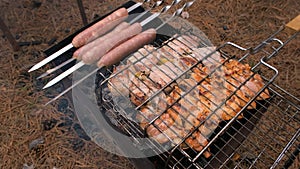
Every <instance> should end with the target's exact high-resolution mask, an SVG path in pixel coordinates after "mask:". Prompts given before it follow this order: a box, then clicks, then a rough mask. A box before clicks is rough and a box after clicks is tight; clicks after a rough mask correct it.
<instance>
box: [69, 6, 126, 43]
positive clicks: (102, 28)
mask: <svg viewBox="0 0 300 169" xmlns="http://www.w3.org/2000/svg"><path fill="white" fill-rule="evenodd" d="M127 16H128V11H127V9H126V8H120V9H118V10H117V11H115V12H113V13H112V14H110V15H108V16H107V17H105V18H104V19H102V20H100V21H99V22H97V23H95V24H94V25H92V26H91V27H89V28H87V29H86V30H84V31H83V32H81V33H80V34H78V35H77V36H75V37H74V38H73V40H72V44H73V46H74V47H76V48H78V47H81V46H83V45H85V44H87V43H89V42H91V41H93V40H95V39H96V38H98V37H99V36H101V35H103V34H105V33H106V32H108V31H109V30H111V29H112V28H114V27H115V26H116V25H118V24H119V23H121V22H122V21H123V20H125V18H126V17H127Z"/></svg>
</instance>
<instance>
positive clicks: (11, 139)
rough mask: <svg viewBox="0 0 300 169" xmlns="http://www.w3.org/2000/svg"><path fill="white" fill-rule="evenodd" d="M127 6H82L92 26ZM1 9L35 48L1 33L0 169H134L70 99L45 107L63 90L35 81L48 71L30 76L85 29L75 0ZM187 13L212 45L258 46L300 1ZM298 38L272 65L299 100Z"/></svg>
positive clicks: (88, 0)
mask: <svg viewBox="0 0 300 169" xmlns="http://www.w3.org/2000/svg"><path fill="white" fill-rule="evenodd" d="M125 2H126V1H125V0H118V1H117V0H97V1H92V0H84V1H83V5H84V6H85V11H86V14H87V18H88V21H89V22H90V21H92V20H93V18H95V17H96V16H102V15H104V14H105V13H107V12H109V11H111V10H113V9H114V8H115V7H117V6H119V5H121V4H123V3H125ZM167 2H169V3H170V2H171V0H168V1H167ZM0 9H1V10H0V16H1V18H2V20H3V21H4V22H5V23H6V25H7V26H8V28H9V29H10V31H11V32H12V34H13V36H14V37H15V39H17V41H18V42H37V44H33V45H29V46H28V45H26V43H25V46H22V47H21V49H20V50H19V51H16V52H14V51H13V49H12V46H11V45H10V44H9V42H8V39H7V37H6V36H5V35H4V34H3V33H2V32H0V35H1V37H0V45H1V48H0V67H1V71H0V77H1V78H0V101H1V105H0V142H1V144H0V168H22V167H24V168H30V167H31V168H133V166H132V165H131V164H130V163H129V161H128V160H127V159H126V158H123V157H119V156H115V155H113V154H110V153H108V152H105V151H104V150H102V149H101V148H99V147H97V146H96V144H94V143H93V142H92V141H90V140H89V139H88V138H87V137H86V136H85V135H84V133H83V131H82V130H81V128H80V126H78V124H77V122H76V117H74V115H73V114H72V110H71V108H70V107H68V106H67V105H68V103H67V100H66V99H61V100H60V101H58V102H56V103H54V104H52V105H50V106H47V107H44V106H43V105H44V103H45V102H47V100H49V96H53V95H56V94H57V93H59V92H60V90H61V89H60V88H54V89H49V90H47V91H43V90H40V88H41V86H43V84H45V82H44V81H43V82H40V81H36V80H35V77H36V76H37V75H39V74H40V73H42V72H43V71H45V70H46V68H44V69H41V70H39V71H36V72H34V73H30V74H29V73H27V70H28V69H29V68H30V67H31V66H32V65H33V64H35V63H37V62H38V61H40V60H41V59H42V58H43V57H45V56H44V55H43V52H42V51H43V50H45V49H47V48H49V47H51V46H52V45H53V44H54V43H57V42H59V41H60V40H62V39H64V38H65V37H66V36H68V35H70V34H71V33H72V32H75V31H76V30H77V29H79V28H81V27H82V26H83V25H82V21H81V17H80V14H79V10H78V7H77V3H76V1H72V0H64V1H63V0H56V1H54V0H18V1H17V0H1V2H0ZM187 11H188V13H189V18H188V20H189V21H190V22H192V23H193V24H194V25H196V26H197V27H199V28H200V30H202V31H203V32H204V33H205V34H206V35H207V36H208V37H209V39H210V40H211V41H212V42H213V44H215V45H217V46H218V45H221V44H223V43H224V42H227V41H232V42H235V43H237V44H240V45H242V46H245V47H253V46H256V45H257V44H259V43H261V42H262V41H263V40H264V39H266V38H267V37H268V36H270V35H271V34H273V33H274V32H275V31H276V30H278V29H279V28H280V27H281V26H282V25H284V24H285V23H287V22H289V21H290V20H291V19H293V18H294V17H296V16H297V15H299V14H300V1H299V0H285V1H282V0H265V1H258V0H248V1H235V0H226V1H225V0H197V1H196V2H195V4H194V5H193V6H192V7H191V8H190V9H188V10H187ZM299 38H300V37H299V36H298V38H296V39H294V40H293V41H291V42H290V43H289V44H288V45H287V46H286V47H285V48H284V49H283V50H282V51H281V52H280V55H278V56H276V57H275V58H272V59H271V60H270V64H272V65H274V66H275V67H276V68H277V69H278V70H279V72H280V74H279V77H277V78H276V83H277V84H279V85H280V86H282V87H283V88H284V89H286V90H287V91H288V92H290V93H292V94H293V95H295V96H296V97H298V98H300V92H299V91H300V76H299V73H300V64H299V61H300V57H299V56H300V43H299V42H300V41H299ZM23 45H24V43H23ZM297 163H298V164H299V161H298V162H297ZM297 166H298V167H299V165H296V164H295V165H294V166H293V167H295V168H297Z"/></svg>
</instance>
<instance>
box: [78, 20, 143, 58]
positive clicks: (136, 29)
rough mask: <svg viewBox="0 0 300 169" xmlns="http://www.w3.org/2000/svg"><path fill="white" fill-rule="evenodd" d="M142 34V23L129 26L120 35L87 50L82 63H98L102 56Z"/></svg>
mask: <svg viewBox="0 0 300 169" xmlns="http://www.w3.org/2000/svg"><path fill="white" fill-rule="evenodd" d="M141 32H142V26H141V24H140V23H135V24H133V25H131V26H129V27H128V28H127V29H124V30H122V31H121V32H120V33H119V34H115V35H114V36H111V37H110V38H109V39H106V40H105V41H103V42H102V43H96V42H95V46H93V47H92V48H90V49H89V50H87V51H86V52H85V53H83V55H82V61H83V62H84V63H85V64H92V63H94V62H96V61H98V60H99V59H100V58H101V57H102V56H104V55H105V54H106V53H107V52H108V51H110V50H111V49H113V48H114V47H116V46H117V45H119V44H121V43H122V42H124V41H126V40H127V39H129V38H131V37H133V36H135V35H137V34H139V33H141Z"/></svg>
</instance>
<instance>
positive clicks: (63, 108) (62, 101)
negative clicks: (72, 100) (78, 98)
mask: <svg viewBox="0 0 300 169" xmlns="http://www.w3.org/2000/svg"><path fill="white" fill-rule="evenodd" d="M68 106H69V101H68V100H67V99H60V100H59V102H58V108H57V110H58V111H60V112H62V113H64V112H66V110H67V108H68Z"/></svg>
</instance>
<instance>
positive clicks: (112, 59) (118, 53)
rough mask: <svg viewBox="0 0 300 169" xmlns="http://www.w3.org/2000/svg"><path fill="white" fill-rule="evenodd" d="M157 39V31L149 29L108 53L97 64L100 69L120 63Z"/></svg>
mask: <svg viewBox="0 0 300 169" xmlns="http://www.w3.org/2000/svg"><path fill="white" fill-rule="evenodd" d="M155 37H156V30H155V29H148V30H146V31H144V32H142V33H140V34H138V35H136V36H134V37H132V38H131V39H129V40H127V41H125V42H123V43H122V44H120V45H119V46H117V47H115V48H114V49H112V50H111V51H109V52H108V53H106V54H105V55H104V56H103V57H102V58H101V59H100V60H99V62H98V63H97V66H98V67H103V66H108V65H112V64H115V63H116V62H118V61H120V60H121V59H122V58H123V57H125V56H127V55H129V54H130V53H132V52H134V51H136V50H138V49H139V48H141V47H142V46H144V45H146V44H148V43H150V42H152V41H153V40H154V39H155Z"/></svg>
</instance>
